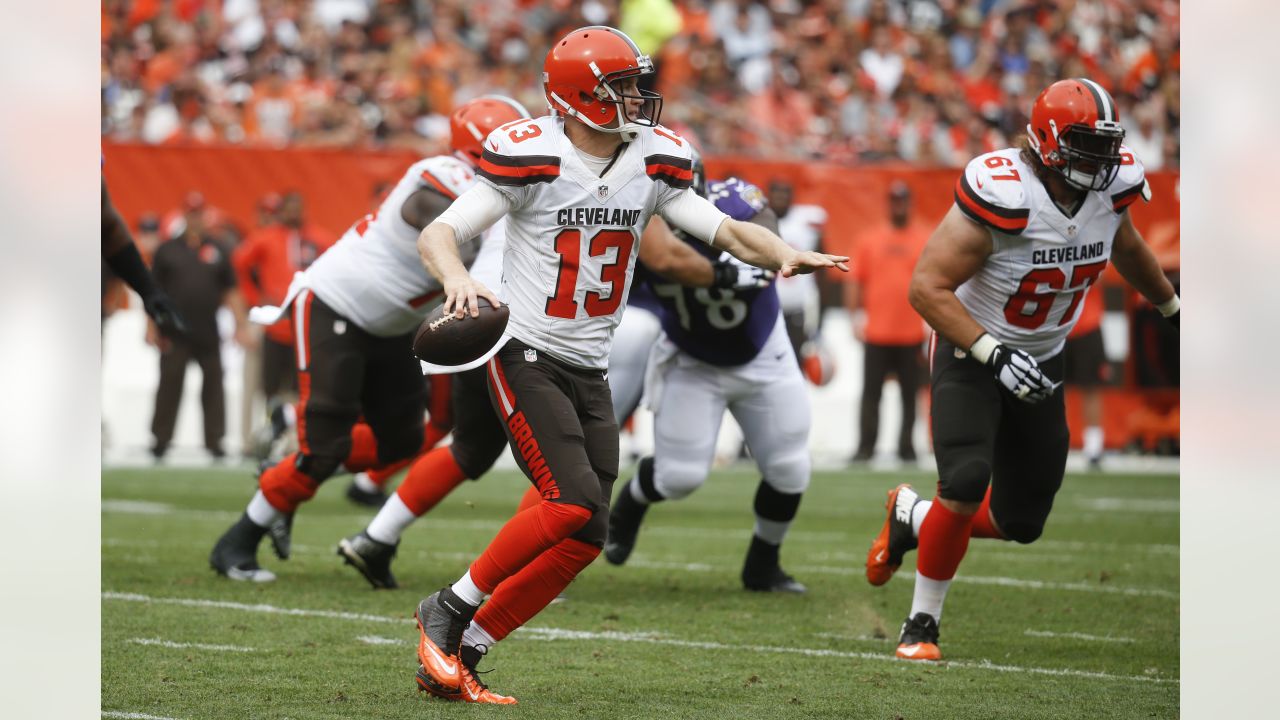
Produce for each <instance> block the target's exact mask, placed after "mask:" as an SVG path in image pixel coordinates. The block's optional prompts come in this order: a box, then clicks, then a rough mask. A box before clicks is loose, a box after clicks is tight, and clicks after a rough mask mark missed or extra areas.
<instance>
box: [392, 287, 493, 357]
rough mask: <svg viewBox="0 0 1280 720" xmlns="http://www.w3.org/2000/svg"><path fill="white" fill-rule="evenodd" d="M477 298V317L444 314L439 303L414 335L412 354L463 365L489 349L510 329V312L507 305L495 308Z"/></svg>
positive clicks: (469, 314) (442, 307)
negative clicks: (508, 322)
mask: <svg viewBox="0 0 1280 720" xmlns="http://www.w3.org/2000/svg"><path fill="white" fill-rule="evenodd" d="M478 300H479V303H480V315H479V316H477V317H471V313H467V314H466V315H464V316H462V317H458V316H457V315H456V314H454V313H449V314H448V315H445V313H444V305H443V304H441V305H438V306H436V309H435V310H432V311H431V314H430V315H428V316H427V317H426V319H425V320H423V321H422V325H420V326H419V327H418V332H417V333H415V334H414V336H413V354H414V355H416V356H417V357H418V359H419V360H425V361H426V362H429V363H434V364H436V365H463V364H465V363H469V362H471V361H472V360H475V359H476V358H478V357H480V356H481V355H484V354H485V353H486V352H488V351H489V349H490V348H492V347H493V346H494V344H495V343H497V342H498V338H500V337H502V333H503V331H504V330H506V329H507V318H508V317H509V316H510V312H509V311H508V310H507V306H506V305H503V306H501V307H498V308H495V307H493V306H492V305H490V304H489V301H488V300H485V299H484V298H478Z"/></svg>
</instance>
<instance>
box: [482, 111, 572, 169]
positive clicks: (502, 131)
mask: <svg viewBox="0 0 1280 720" xmlns="http://www.w3.org/2000/svg"><path fill="white" fill-rule="evenodd" d="M554 123H555V119H554V118H552V117H550V116H547V115H544V116H542V117H538V118H532V119H521V120H515V121H513V122H509V123H507V124H506V125H503V126H502V127H499V128H497V129H496V130H494V131H493V132H491V133H489V137H487V138H485V141H484V154H483V155H481V156H480V162H479V163H478V164H477V168H476V174H478V175H479V176H480V177H482V178H484V179H485V180H488V181H489V182H491V183H493V184H494V185H506V186H521V185H532V184H534V183H542V182H551V181H553V180H555V179H556V178H558V177H560V156H559V155H557V154H555V152H554V150H555V146H554V145H553V144H552V143H551V139H552V138H554V135H553V134H552V131H558V130H559V128H557V127H556V126H555V124H554Z"/></svg>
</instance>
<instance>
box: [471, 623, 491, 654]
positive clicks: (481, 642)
mask: <svg viewBox="0 0 1280 720" xmlns="http://www.w3.org/2000/svg"><path fill="white" fill-rule="evenodd" d="M496 642H498V641H497V640H494V639H493V636H492V635H490V634H489V632H488V631H487V630H485V629H484V628H482V627H480V626H479V625H478V624H476V621H474V620H472V621H471V624H470V625H468V626H467V629H466V630H463V631H462V644H463V645H470V646H471V647H473V648H475V649H477V650H479V651H480V652H481V653H482V654H483V653H487V652H489V648H491V647H493V644H494V643H496Z"/></svg>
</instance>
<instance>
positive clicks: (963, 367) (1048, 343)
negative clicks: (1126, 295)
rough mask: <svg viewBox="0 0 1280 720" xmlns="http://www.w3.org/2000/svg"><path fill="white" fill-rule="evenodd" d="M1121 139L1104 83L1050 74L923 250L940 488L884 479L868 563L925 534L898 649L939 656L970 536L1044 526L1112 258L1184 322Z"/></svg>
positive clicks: (916, 279) (963, 182)
mask: <svg viewBox="0 0 1280 720" xmlns="http://www.w3.org/2000/svg"><path fill="white" fill-rule="evenodd" d="M1123 140H1124V129H1123V128H1122V127H1121V126H1120V122H1119V117H1118V116H1117V114H1116V106H1115V101H1113V100H1112V99H1111V96H1110V95H1108V94H1107V91H1106V90H1104V89H1103V88H1102V87H1101V86H1100V85H1098V84H1097V83H1095V82H1093V81H1092V80H1087V79H1084V78H1079V79H1071V80H1060V81H1058V82H1056V83H1054V84H1052V85H1050V86H1049V87H1048V88H1046V89H1045V90H1044V91H1043V92H1041V93H1040V95H1039V97H1037V98H1036V100H1035V104H1034V105H1033V107H1032V109H1031V122H1030V124H1029V125H1028V126H1027V135H1026V138H1025V140H1024V141H1023V142H1022V144H1021V146H1020V147H1017V148H1009V149H1006V150H998V151H996V152H992V153H988V154H986V155H981V156H979V157H977V158H974V159H973V160H972V161H970V162H969V164H968V166H966V167H965V170H964V173H963V174H962V175H961V176H960V177H959V179H958V180H957V181H956V188H955V205H954V206H953V207H952V208H951V210H950V211H949V212H948V213H947V215H946V217H944V218H943V220H942V223H941V224H940V225H939V226H938V228H937V230H935V231H934V233H933V236H932V237H930V239H929V241H928V243H927V244H926V245H925V248H924V251H923V253H922V254H921V256H920V260H919V262H918V263H917V264H916V268H915V272H914V274H913V276H912V279H911V286H910V291H909V292H910V300H911V304H912V305H913V306H914V307H915V309H916V310H917V311H919V313H920V315H921V316H922V317H923V318H924V319H925V320H926V321H927V322H928V323H929V325H930V326H932V327H933V329H934V335H933V337H932V339H931V341H930V352H929V365H930V372H931V374H932V390H931V392H932V399H933V403H932V418H931V420H932V423H933V439H934V446H935V451H936V454H937V459H938V491H937V494H936V496H935V497H934V499H933V500H932V501H929V500H922V499H921V498H920V497H919V495H917V494H916V492H915V491H914V490H913V489H912V488H911V487H910V486H908V485H899V486H898V487H896V488H894V489H893V490H892V491H890V492H889V501H888V503H887V506H886V507H887V510H888V514H887V517H886V519H885V523H884V526H883V528H882V529H881V531H880V534H879V536H878V537H877V538H876V539H875V541H874V542H873V544H872V546H871V550H870V552H869V553H868V554H867V565H866V571H867V579H868V580H869V581H870V582H871V584H872V585H883V584H884V583H886V582H888V580H889V578H890V577H891V576H892V575H893V573H894V571H895V570H897V569H898V567H899V566H900V565H901V563H902V556H903V553H905V552H906V551H908V550H911V549H914V548H916V547H919V551H920V554H919V557H918V558H917V561H916V583H915V595H914V597H913V599H912V602H911V611H910V613H909V614H908V616H907V619H906V622H905V623H904V624H903V626H902V634H901V637H900V639H899V644H898V649H897V656H898V657H901V658H906V659H911V660H937V659H939V658H941V656H942V655H941V652H940V651H939V649H938V621H939V620H940V618H941V617H942V603H943V600H944V598H945V597H946V594H947V589H948V587H949V586H950V584H951V580H952V578H953V577H954V576H955V573H956V568H957V567H958V566H959V565H960V561H961V559H963V558H964V554H965V551H966V549H967V548H968V546H969V538H970V537H979V538H995V539H1000V540H1013V541H1016V542H1019V543H1030V542H1034V541H1035V540H1036V538H1038V537H1040V533H1041V532H1042V531H1043V530H1044V524H1045V520H1046V519H1047V518H1048V516H1049V510H1050V509H1051V508H1052V507H1053V498H1054V495H1055V494H1056V493H1057V491H1058V488H1059V486H1061V484H1062V475H1063V471H1064V468H1065V467H1066V460H1067V440H1068V431H1067V422H1066V413H1065V410H1064V405H1063V394H1062V393H1061V392H1059V390H1058V388H1059V386H1060V385H1061V379H1062V373H1063V358H1062V348H1063V344H1064V342H1065V340H1066V337H1067V333H1069V332H1070V331H1071V328H1072V326H1073V325H1074V324H1075V322H1076V319H1077V318H1078V317H1079V314H1080V308H1081V306H1082V304H1083V303H1082V301H1083V300H1084V297H1085V295H1086V293H1088V292H1089V289H1090V287H1091V286H1092V285H1093V284H1094V283H1095V282H1096V281H1097V280H1098V277H1099V276H1100V275H1101V274H1102V271H1103V270H1104V269H1105V268H1106V267H1107V263H1108V262H1110V263H1112V264H1114V265H1115V268H1116V270H1117V271H1119V273H1120V275H1121V276H1122V277H1123V278H1124V279H1125V280H1126V281H1127V282H1128V283H1129V284H1130V285H1131V286H1133V288H1134V289H1136V290H1137V291H1138V292H1140V293H1142V295H1143V296H1144V297H1145V298H1146V299H1147V300H1148V301H1150V302H1151V303H1152V304H1153V305H1155V306H1156V307H1157V308H1159V309H1160V312H1161V313H1162V314H1163V315H1164V316H1165V317H1167V318H1168V319H1169V321H1170V322H1171V323H1173V325H1174V326H1175V327H1176V326H1177V324H1178V297H1177V295H1176V294H1175V292H1174V289H1173V286H1172V285H1171V284H1170V283H1169V281H1168V280H1167V279H1166V278H1165V276H1164V274H1163V273H1162V272H1161V270H1160V266H1159V265H1158V264H1157V263H1156V259H1155V257H1154V256H1153V255H1152V253H1151V251H1150V249H1148V247H1147V245H1146V243H1145V242H1144V241H1143V239H1142V237H1141V236H1140V235H1139V234H1138V231H1137V230H1136V229H1134V227H1133V223H1132V222H1131V221H1130V219H1129V213H1128V208H1129V206H1130V205H1132V204H1133V203H1134V202H1135V201H1137V200H1138V199H1139V198H1143V199H1148V198H1149V197H1150V190H1149V188H1148V186H1147V183H1146V180H1145V179H1144V176H1143V170H1142V164H1141V162H1139V160H1138V158H1137V157H1135V156H1134V154H1133V153H1132V152H1131V151H1130V150H1129V149H1127V148H1126V147H1124V146H1123V145H1122V144H1121V143H1122V142H1123Z"/></svg>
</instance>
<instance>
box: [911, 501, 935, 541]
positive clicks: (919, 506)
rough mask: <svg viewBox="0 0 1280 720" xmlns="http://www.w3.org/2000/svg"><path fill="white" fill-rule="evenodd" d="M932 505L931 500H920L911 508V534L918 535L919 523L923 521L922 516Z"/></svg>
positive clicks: (927, 512)
mask: <svg viewBox="0 0 1280 720" xmlns="http://www.w3.org/2000/svg"><path fill="white" fill-rule="evenodd" d="M931 507H933V501H932V500H921V501H920V502H918V503H916V506H915V507H913V508H911V534H912V535H915V536H916V537H920V525H921V524H922V523H924V516H925V515H928V514H929V508H931Z"/></svg>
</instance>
